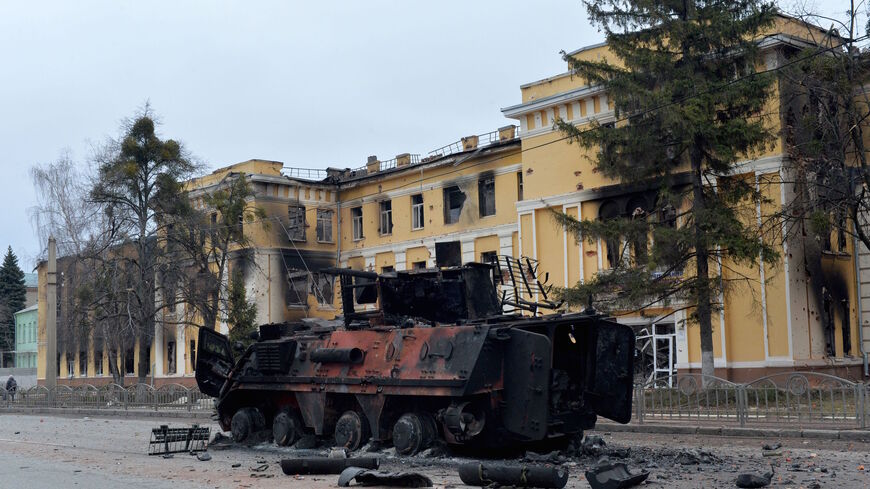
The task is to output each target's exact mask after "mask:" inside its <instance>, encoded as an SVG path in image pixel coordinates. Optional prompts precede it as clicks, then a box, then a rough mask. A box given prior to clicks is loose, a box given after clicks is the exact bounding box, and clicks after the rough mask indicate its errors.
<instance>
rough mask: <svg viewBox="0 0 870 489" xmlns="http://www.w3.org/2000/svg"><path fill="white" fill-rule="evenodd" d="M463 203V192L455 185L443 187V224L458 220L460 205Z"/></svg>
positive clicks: (460, 211)
mask: <svg viewBox="0 0 870 489" xmlns="http://www.w3.org/2000/svg"><path fill="white" fill-rule="evenodd" d="M463 204H465V194H464V193H462V190H460V189H459V187H457V186H456V185H454V186H452V187H446V188H445V189H444V224H455V223H457V222H459V216H460V215H461V214H462V206H463Z"/></svg>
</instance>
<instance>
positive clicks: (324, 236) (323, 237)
mask: <svg viewBox="0 0 870 489" xmlns="http://www.w3.org/2000/svg"><path fill="white" fill-rule="evenodd" d="M317 241H320V242H323V243H332V211H331V210H330V209H317Z"/></svg>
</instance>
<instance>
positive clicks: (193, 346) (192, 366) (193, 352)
mask: <svg viewBox="0 0 870 489" xmlns="http://www.w3.org/2000/svg"><path fill="white" fill-rule="evenodd" d="M190 369H191V370H196V340H190Z"/></svg>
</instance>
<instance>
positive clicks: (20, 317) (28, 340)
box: [15, 304, 38, 369]
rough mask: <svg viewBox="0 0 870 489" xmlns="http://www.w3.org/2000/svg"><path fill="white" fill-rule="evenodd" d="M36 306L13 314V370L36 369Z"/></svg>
mask: <svg viewBox="0 0 870 489" xmlns="http://www.w3.org/2000/svg"><path fill="white" fill-rule="evenodd" d="M37 316H38V313H37V306H36V304H33V305H32V306H30V307H27V308H24V309H22V310H20V311H18V312H16V313H15V368H34V369H35V368H36V353H37V330H36V323H37Z"/></svg>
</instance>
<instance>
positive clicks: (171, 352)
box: [166, 341, 175, 374]
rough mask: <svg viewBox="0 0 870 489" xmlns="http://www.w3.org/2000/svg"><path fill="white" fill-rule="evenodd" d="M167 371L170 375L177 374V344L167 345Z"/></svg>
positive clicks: (168, 343) (172, 342)
mask: <svg viewBox="0 0 870 489" xmlns="http://www.w3.org/2000/svg"><path fill="white" fill-rule="evenodd" d="M166 363H167V364H168V365H167V367H168V368H167V369H166V371H167V372H168V373H170V374H174V373H175V342H174V341H169V342H167V343H166Z"/></svg>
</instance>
